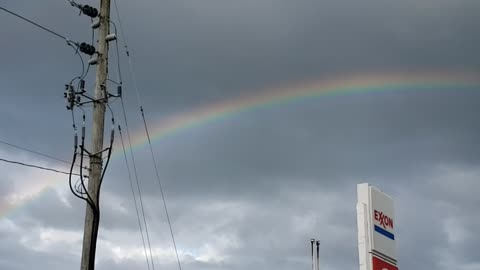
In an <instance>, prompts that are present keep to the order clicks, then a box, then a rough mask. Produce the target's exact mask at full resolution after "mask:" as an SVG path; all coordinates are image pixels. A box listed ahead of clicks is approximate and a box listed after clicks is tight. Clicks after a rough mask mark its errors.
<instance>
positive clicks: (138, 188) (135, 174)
mask: <svg viewBox="0 0 480 270" xmlns="http://www.w3.org/2000/svg"><path fill="white" fill-rule="evenodd" d="M120 102H121V103H122V112H123V119H124V121H125V128H126V130H127V139H128V146H129V149H130V156H131V158H132V165H133V173H134V176H135V182H136V184H137V191H138V197H139V201H140V209H141V210H142V211H141V213H142V217H143V224H144V226H145V235H146V236H147V243H148V249H149V251H150V260H151V262H152V269H153V270H155V263H154V261H153V253H152V246H151V242H150V235H149V233H148V225H147V220H146V218H145V209H144V207H143V199H142V191H141V189H140V183H139V181H138V173H137V165H136V163H135V156H134V155H133V150H132V149H133V148H132V140H131V138H130V131H129V130H130V129H129V127H128V121H127V113H126V111H125V105H124V102H123V98H122V97H121V98H120ZM147 262H148V260H147Z"/></svg>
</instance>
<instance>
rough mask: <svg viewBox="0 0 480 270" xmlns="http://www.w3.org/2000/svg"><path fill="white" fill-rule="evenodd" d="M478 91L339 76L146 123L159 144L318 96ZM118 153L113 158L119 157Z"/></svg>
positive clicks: (428, 80)
mask: <svg viewBox="0 0 480 270" xmlns="http://www.w3.org/2000/svg"><path fill="white" fill-rule="evenodd" d="M459 88H461V89H472V90H480V76H479V74H467V73H460V74H454V73H450V72H436V73H434V72H430V73H428V72H420V73H416V74H373V75H361V76H348V77H345V76H343V77H339V78H337V79H331V80H319V81H313V82H308V83H305V82H301V83H298V84H293V85H289V86H287V87H277V88H273V89H270V90H263V91H258V92H257V93H258V94H254V95H250V96H245V97H239V98H235V99H231V100H225V101H222V102H218V103H213V104H209V105H207V106H203V107H199V108H197V109H194V110H191V111H189V112H185V113H181V114H175V115H172V116H170V117H167V118H165V119H161V120H160V121H157V122H153V123H149V126H150V135H151V139H152V142H155V141H160V140H162V139H165V138H167V137H171V136H174V135H175V134H178V133H181V132H184V131H186V130H190V129H195V128H197V127H201V126H205V125H208V124H209V123H213V122H217V121H222V120H225V119H228V118H229V117H232V116H235V115H238V114H241V113H243V112H248V111H252V110H255V109H257V108H264V107H272V106H281V105H284V104H290V103H295V102H299V101H302V100H311V99H316V98H321V97H327V96H333V95H346V94H362V93H371V92H380V91H382V92H383V91H404V90H412V91H421V90H441V89H443V90H448V89H450V90H451V89H453V90H457V89H459ZM147 144H148V141H147V139H146V136H145V133H144V131H143V130H142V131H139V132H136V133H133V135H132V148H133V149H137V148H141V147H143V146H145V145H147ZM120 152H121V151H117V154H115V156H119V155H121V154H120ZM59 184H65V182H63V181H46V182H45V183H43V184H41V185H37V188H36V190H35V191H33V192H31V193H30V195H29V196H28V197H27V198H26V199H24V200H19V201H16V202H15V203H13V204H12V203H6V202H1V201H0V217H5V216H7V215H8V214H9V213H12V212H13V210H14V209H18V208H21V207H22V206H24V205H25V204H27V203H28V202H29V201H34V200H38V199H39V198H40V197H41V196H40V195H41V194H44V193H45V192H46V191H48V190H49V189H50V188H51V187H54V186H56V185H59Z"/></svg>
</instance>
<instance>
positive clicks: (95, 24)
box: [92, 20, 100, 29]
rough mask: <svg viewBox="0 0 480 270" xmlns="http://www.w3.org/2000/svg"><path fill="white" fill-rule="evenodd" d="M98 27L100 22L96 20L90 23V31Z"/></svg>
mask: <svg viewBox="0 0 480 270" xmlns="http://www.w3.org/2000/svg"><path fill="white" fill-rule="evenodd" d="M98 27H100V20H96V21H94V22H93V23H92V29H97V28H98Z"/></svg>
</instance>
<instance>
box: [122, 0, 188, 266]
mask: <svg viewBox="0 0 480 270" xmlns="http://www.w3.org/2000/svg"><path fill="white" fill-rule="evenodd" d="M113 2H114V5H115V11H116V13H117V17H118V22H119V26H120V31H121V33H122V36H123V42H124V47H125V49H126V55H127V58H128V66H129V71H130V77H131V78H132V81H133V85H134V88H135V92H136V95H137V102H138V105H139V107H140V112H141V114H142V119H143V124H144V128H145V133H146V135H147V139H148V145H149V147H150V152H151V154H152V161H153V165H154V169H155V175H156V177H157V182H158V185H159V187H160V193H161V195H162V201H163V206H164V210H165V215H166V217H167V222H168V227H169V229H170V236H171V237H172V243H173V247H174V249H175V256H176V258H177V263H178V268H179V270H182V265H181V264H180V258H179V256H178V250H177V244H176V241H175V236H174V234H173V229H172V223H171V221H170V215H169V214H168V207H167V201H166V199H165V193H164V191H163V187H162V182H161V179H160V175H159V173H158V167H157V162H156V159H155V154H154V152H153V146H152V142H151V140H150V134H149V132H148V126H147V121H146V120H145V113H144V110H143V106H142V102H141V98H140V93H139V90H138V86H137V81H136V76H135V73H134V70H133V64H132V60H131V56H130V52H129V51H128V45H127V41H126V38H125V34H124V32H123V25H122V21H121V16H120V13H119V11H118V6H117V2H116V0H113Z"/></svg>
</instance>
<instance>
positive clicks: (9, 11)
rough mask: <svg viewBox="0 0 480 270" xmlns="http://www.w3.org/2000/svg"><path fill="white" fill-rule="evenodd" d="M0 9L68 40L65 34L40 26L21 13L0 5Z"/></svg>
mask: <svg viewBox="0 0 480 270" xmlns="http://www.w3.org/2000/svg"><path fill="white" fill-rule="evenodd" d="M0 9H1V10H3V11H5V12H7V13H10V14H11V15H13V16H15V17H18V18H20V19H22V20H24V21H26V22H28V23H30V24H33V25H35V26H36V27H38V28H40V29H42V30H44V31H47V32H49V33H50V34H52V35H55V36H57V37H59V38H61V39H64V40H67V41H69V39H68V38H66V37H65V36H63V35H60V34H59V33H57V32H55V31H53V30H51V29H48V28H47V27H45V26H42V25H40V24H38V23H36V22H34V21H32V20H30V19H27V18H25V17H23V16H22V15H19V14H17V13H15V12H13V11H11V10H8V9H6V8H4V7H2V6H0Z"/></svg>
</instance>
